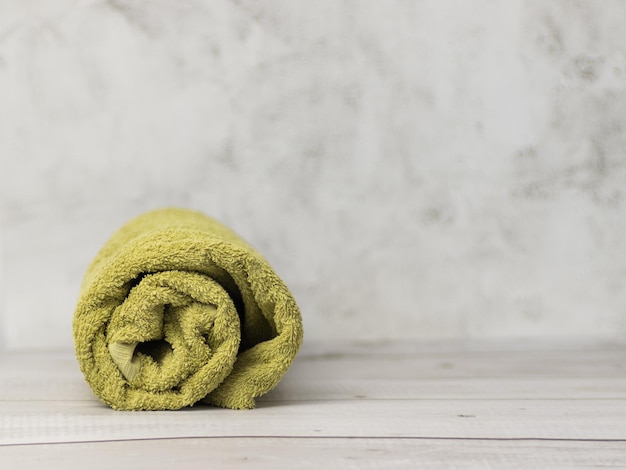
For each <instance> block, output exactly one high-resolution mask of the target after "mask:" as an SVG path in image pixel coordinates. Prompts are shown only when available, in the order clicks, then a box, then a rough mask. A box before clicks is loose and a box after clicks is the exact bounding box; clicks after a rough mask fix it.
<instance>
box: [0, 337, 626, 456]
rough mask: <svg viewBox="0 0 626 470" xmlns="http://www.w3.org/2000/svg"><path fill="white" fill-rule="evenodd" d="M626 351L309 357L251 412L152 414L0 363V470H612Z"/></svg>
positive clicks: (485, 349)
mask: <svg viewBox="0 0 626 470" xmlns="http://www.w3.org/2000/svg"><path fill="white" fill-rule="evenodd" d="M625 353H626V347H625V346H624V345H620V344H611V345H606V344H604V345H599V344H580V343H579V344H570V345H569V346H568V345H563V344H560V345H559V344H556V343H555V344H553V345H552V346H550V345H549V344H537V343H527V344H526V346H525V347H524V346H523V345H521V344H514V345H509V346H508V347H507V345H506V344H502V343H494V342H491V343H483V344H477V343H467V342H465V343H457V344H455V343H453V342H446V343H404V344H403V343H397V344H371V345H337V346H336V348H335V349H333V347H332V345H330V344H324V345H322V344H320V345H318V346H317V347H316V346H315V345H307V346H306V347H305V348H304V350H303V353H302V355H301V356H300V357H299V358H298V359H297V361H296V363H295V364H294V367H293V369H292V370H291V371H290V372H289V373H288V374H287V376H286V377H285V379H284V380H283V382H281V384H280V385H279V386H278V387H277V389H276V390H274V391H272V392H271V393H270V394H268V395H267V396H265V397H262V398H261V399H260V400H259V406H258V408H257V409H255V410H251V411H233V410H225V409H220V408H212V407H206V406H198V407H194V408H190V409H184V410H181V411H177V412H149V413H144V412H116V411H113V410H111V409H109V408H108V407H106V406H104V405H102V404H101V403H100V402H98V401H97V400H96V399H95V398H94V397H93V395H92V394H91V392H90V390H89V388H88V387H87V385H86V384H85V382H84V380H83V378H82V375H81V374H80V371H79V370H78V368H77V365H76V361H75V360H74V358H73V356H72V354H71V353H69V352H54V353H12V354H4V355H2V356H0V377H2V381H1V382H0V464H2V467H3V468H4V463H5V462H8V463H12V462H13V463H14V462H18V461H19V462H20V464H22V465H21V466H22V467H24V466H26V468H27V467H28V466H32V467H34V466H36V465H37V463H38V462H39V463H40V462H42V461H46V462H50V463H51V464H52V465H53V466H55V465H57V466H64V467H65V468H78V467H80V464H81V462H83V461H84V459H85V458H86V456H93V461H94V462H95V467H94V468H98V464H99V463H98V462H97V461H98V458H97V456H98V455H105V454H106V455H115V458H116V459H118V461H119V462H120V464H122V465H128V466H130V465H136V464H138V459H142V458H143V459H145V458H146V457H145V456H146V455H154V456H155V457H154V459H155V464H157V465H164V462H167V461H168V459H170V460H171V461H172V462H174V461H176V462H185V463H199V462H204V461H206V459H207V458H209V459H210V460H211V461H212V462H219V465H218V466H219V467H220V468H243V467H244V466H245V467H246V468H250V466H252V467H253V468H254V467H257V468H264V467H270V466H271V467H272V468H287V466H289V467H290V468H293V465H294V462H296V461H297V462H298V463H299V466H300V467H302V468H313V467H316V468H319V466H320V465H330V466H331V467H332V466H335V467H341V468H410V467H414V466H415V465H416V464H419V465H426V466H428V467H429V468H455V467H456V466H462V465H463V466H464V468H488V467H489V466H493V467H495V468H539V467H541V468H593V467H594V466H595V467H609V468H611V467H612V468H620V466H621V467H624V466H626V375H625V374H624V370H623V368H624V364H625V362H626V361H624V358H625ZM209 455H210V457H207V456H209ZM142 456H143V457H142ZM103 458H104V457H103ZM281 465H282V466H281ZM300 467H299V468H300Z"/></svg>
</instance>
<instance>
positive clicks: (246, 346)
mask: <svg viewBox="0 0 626 470" xmlns="http://www.w3.org/2000/svg"><path fill="white" fill-rule="evenodd" d="M73 333H74V345H75V349H76V357H77V358H78V362H79V364H80V368H81V370H82V371H83V374H84V375H85V378H86V380H87V382H88V383H89V385H90V386H91V388H92V390H93V391H94V393H95V394H96V395H97V396H98V397H99V398H100V399H101V400H102V401H103V402H105V403H107V404H108V405H110V406H111V407H113V408H115V409H118V410H174V409H179V408H182V407H185V406H189V405H193V404H194V403H196V402H198V401H201V402H204V403H208V404H212V405H217V406H222V407H226V408H236V409H245V408H254V398H255V397H258V396H260V395H263V394H264V393H266V392H268V391H269V390H271V389H272V388H273V387H274V386H275V385H276V384H277V383H278V381H279V380H280V379H281V377H282V376H283V374H284V373H285V372H286V371H287V369H288V368H289V365H290V364H291V362H292V361H293V359H294V357H295V355H296V353H297V351H298V348H299V347H300V344H301V342H302V320H301V317H300V311H299V310H298V307H297V305H296V303H295V301H294V299H293V297H292V295H291V293H290V292H289V290H288V289H287V287H286V286H285V284H284V283H283V281H281V279H280V278H279V277H278V276H277V275H276V274H275V273H274V271H273V270H272V268H271V267H270V266H269V265H268V263H267V261H265V259H264V258H262V257H261V255H260V254H258V253H257V252H256V251H255V250H254V249H253V248H252V247H250V246H249V245H248V244H247V243H246V242H244V241H243V240H242V239H241V238H239V237H238V236H237V235H236V234H235V233H233V232H232V231H230V230H229V229H228V228H226V227H225V226H223V225H221V224H220V223H219V222H217V221H215V220H213V219H211V218H209V217H207V216H205V215H203V214H201V213H199V212H194V211H190V210H185V209H173V208H172V209H162V210H157V211H153V212H148V213H147V214H144V215H141V216H139V217H137V218H135V219H133V220H131V221H130V222H128V223H127V224H126V225H125V226H123V227H122V228H121V229H120V230H119V231H118V232H117V233H115V234H114V235H113V236H112V237H111V239H110V240H109V241H108V242H107V243H106V244H105V246H104V247H103V248H102V249H101V250H100V252H99V253H98V255H97V256H96V258H95V259H94V260H93V262H92V263H91V265H90V266H89V269H88V270H87V273H86V275H85V278H84V280H83V285H82V287H81V291H80V295H79V299H78V305H77V307H76V311H75V312H74V322H73Z"/></svg>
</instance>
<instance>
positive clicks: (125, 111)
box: [0, 0, 626, 349]
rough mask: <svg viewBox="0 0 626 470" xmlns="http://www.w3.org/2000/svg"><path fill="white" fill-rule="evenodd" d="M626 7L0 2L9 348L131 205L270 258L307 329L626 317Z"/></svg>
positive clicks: (503, 327) (41, 339) (51, 336)
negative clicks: (239, 238)
mask: <svg viewBox="0 0 626 470" xmlns="http://www.w3.org/2000/svg"><path fill="white" fill-rule="evenodd" d="M624 24H626V2H624V1H622V0H604V1H602V2H599V1H593V0H586V1H584V0H579V1H577V0H561V1H550V2H546V1H543V0H534V1H521V0H510V1H504V0H502V1H497V0H474V1H466V0H448V1H436V0H431V1H424V0H420V1H418V0H415V1H412V0H406V1H400V0H397V1H378V0H371V1H350V0H345V1H339V0H328V1H320V0H316V1H313V2H312V1H306V2H305V1H302V0H297V1H294V0H279V1H276V0H274V1H263V2H257V1H253V0H237V1H235V0H229V1H226V0H217V1H211V0H159V1H143V0H109V1H70V0H29V1H11V0H0V159H1V160H0V162H1V167H0V172H1V173H0V202H1V206H0V208H1V219H0V224H1V227H0V236H1V239H0V240H1V255H0V256H1V257H2V258H1V268H2V269H1V274H0V289H1V292H2V293H1V295H0V305H1V310H0V312H1V313H0V327H1V332H0V347H3V348H5V349H23V348H71V327H70V325H71V317H72V312H73V307H74V302H75V300H76V294H77V290H78V286H79V283H80V279H81V276H82V274H83V272H84V270H85V268H86V265H87V263H88V262H89V261H90V259H91V257H92V256H93V255H94V254H95V252H96V251H97V249H98V248H99V247H100V246H101V244H102V243H103V242H104V241H105V240H106V238H107V237H108V236H109V235H110V234H111V232H113V231H114V230H115V229H117V228H118V227H119V226H120V225H121V224H122V223H123V222H125V221H126V220H127V219H128V218H130V217H131V216H133V215H135V214H138V213H140V212H142V211H144V210H146V209H149V208H154V207H159V206H164V205H182V206H188V207H192V208H197V209H201V210H203V211H205V212H207V213H209V214H211V215H213V216H215V217H217V218H219V219H221V220H223V221H224V222H226V223H228V224H229V225H231V226H232V227H233V228H234V229H236V230H237V231H239V232H240V233H241V234H242V235H243V236H244V237H245V238H247V239H248V240H249V241H250V242H251V243H252V244H254V245H255V246H257V247H258V248H259V250H260V251H261V252H263V253H264V254H265V255H266V257H267V258H268V260H269V261H270V262H271V263H272V264H273V266H274V267H275V268H276V270H277V271H278V272H279V274H280V275H281V276H282V277H283V278H284V279H285V281H286V282H287V283H288V285H290V286H291V287H292V290H293V291H294V293H295V295H296V298H297V300H298V301H299V303H300V305H301V308H302V311H303V315H304V319H305V328H306V336H307V340H318V339H337V338H350V339H376V338H379V339H391V338H411V337H415V338H417V337H518V336H580V335H588V336H604V337H615V338H619V337H623V336H624V334H625V333H626V312H625V309H626V256H625V255H626V242H625V234H626V192H625V191H626V28H625V27H624Z"/></svg>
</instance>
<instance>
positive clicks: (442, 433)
mask: <svg viewBox="0 0 626 470" xmlns="http://www.w3.org/2000/svg"><path fill="white" fill-rule="evenodd" d="M0 417H1V421H0V444H19V443H52V442H75V441H103V440H128V439H147V438H166V437H167V438H172V437H228V436H230V437H236V436H258V437H276V436H289V437H294V436H300V437H397V438H409V437H419V438H499V439H513V438H514V439H518V438H541V439H583V440H584V439H626V401H625V400H534V401H528V400H524V401H521V400H520V401H518V400H510V401H493V400H407V401H401V400H354V401H348V400H345V401H318V402H316V401H308V402H303V403H294V402H272V403H270V402H264V403H261V404H260V406H259V408H257V409H255V410H250V411H233V410H224V409H218V408H211V407H203V406H198V407H195V408H192V409H186V410H181V411H176V412H149V413H142V412H118V411H113V410H111V409H109V408H108V407H106V406H104V405H100V404H98V403H95V402H57V403H55V402H2V403H0Z"/></svg>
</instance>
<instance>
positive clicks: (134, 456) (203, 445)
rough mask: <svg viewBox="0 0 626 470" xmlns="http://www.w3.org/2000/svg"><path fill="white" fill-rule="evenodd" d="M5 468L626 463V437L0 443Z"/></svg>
mask: <svg viewBox="0 0 626 470" xmlns="http://www.w3.org/2000/svg"><path fill="white" fill-rule="evenodd" d="M0 462H2V464H3V467H4V468H21V469H31V468H32V469H39V468H42V467H44V466H45V467H46V468H65V469H72V468H85V466H88V467H89V468H90V469H92V470H99V469H102V470H110V469H111V468H189V467H188V466H193V467H195V466H198V465H200V464H202V465H206V466H207V468H220V469H225V470H231V469H243V468H246V469H248V468H272V469H275V470H293V469H294V468H298V469H303V470H307V469H315V470H317V469H319V468H345V469H363V468H376V469H407V468H432V469H438V468H441V469H446V470H448V469H454V468H463V469H485V468H497V469H519V468H532V469H575V468H585V469H589V468H616V469H618V468H619V469H623V468H625V467H626V444H625V443H624V442H563V441H560V442H559V441H557V442H545V441H468V440H427V439H425V440H410V439H399V440H398V439H371V438H366V439H342V438H334V439H320V438H303V439H294V438H237V439H225V438H210V439H183V440H180V439H174V440H145V441H130V442H129V441H120V442H98V443H76V444H65V445H28V446H13V447H0Z"/></svg>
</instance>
